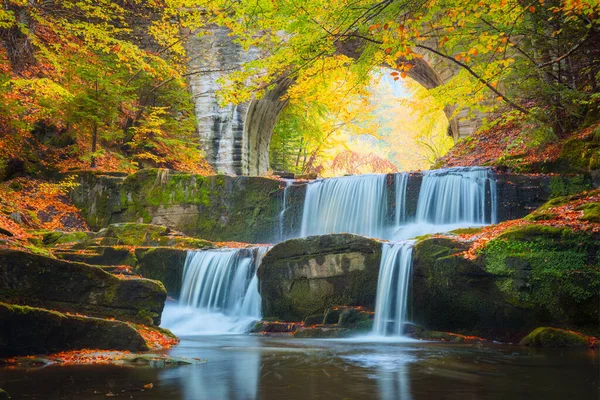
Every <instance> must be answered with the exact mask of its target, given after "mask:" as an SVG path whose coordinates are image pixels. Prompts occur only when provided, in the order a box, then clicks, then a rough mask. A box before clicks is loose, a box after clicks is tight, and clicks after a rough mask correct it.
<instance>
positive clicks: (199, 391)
mask: <svg viewBox="0 0 600 400" xmlns="http://www.w3.org/2000/svg"><path fill="white" fill-rule="evenodd" d="M169 355H172V356H183V357H198V358H203V359H207V360H208V362H207V363H206V364H201V365H192V366H181V367H172V368H167V369H158V368H150V367H146V368H140V367H117V366H102V365H95V366H94V365H92V366H48V367H45V368H40V369H33V370H29V371H23V370H16V369H0V382H2V386H3V388H4V389H5V390H6V391H8V392H9V393H11V395H12V396H13V399H101V398H106V395H107V394H108V395H109V396H111V395H114V396H115V397H119V398H135V399H185V400H195V399H236V400H246V399H290V400H293V399H403V400H411V399H415V400H417V399H597V398H598V393H599V387H600V362H599V353H598V351H597V350H596V351H594V350H573V349H569V350H560V349H543V350H541V349H530V348H523V347H515V346H510V345H500V344H490V345H448V344H443V343H430V342H418V341H412V342H408V341H399V342H398V341H387V342H386V341H383V342H382V341H378V342H369V341H368V338H366V339H365V340H364V341H361V340H358V339H357V340H352V339H346V340H341V339H340V340H319V339H306V340H302V339H291V338H285V337H263V336H249V335H222V336H196V337H187V338H183V339H182V341H181V344H180V345H179V346H177V347H175V348H173V349H171V350H170V351H169ZM150 383H151V384H152V388H149V389H144V385H148V384H150Z"/></svg>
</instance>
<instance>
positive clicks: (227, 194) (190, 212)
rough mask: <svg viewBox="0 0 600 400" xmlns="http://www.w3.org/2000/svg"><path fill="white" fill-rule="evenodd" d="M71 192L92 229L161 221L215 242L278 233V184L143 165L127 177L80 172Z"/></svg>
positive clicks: (271, 236) (257, 240) (256, 240)
mask: <svg viewBox="0 0 600 400" xmlns="http://www.w3.org/2000/svg"><path fill="white" fill-rule="evenodd" d="M78 182H79V184H80V185H79V186H78V187H76V188H75V189H74V190H73V193H72V195H71V197H72V199H73V202H74V203H75V205H76V206H77V207H79V208H80V209H81V210H82V214H83V215H84V217H85V218H86V221H87V222H88V224H89V225H90V226H91V227H92V229H101V228H104V227H106V226H108V225H109V224H111V223H119V222H143V223H151V224H154V225H162V226H166V227H169V228H170V229H174V230H177V231H181V232H183V233H185V234H187V235H190V236H195V237H205V238H210V239H211V240H215V241H245V242H253V243H268V242H270V241H272V240H273V239H274V238H275V237H276V236H277V235H278V231H279V213H280V212H281V193H280V192H281V190H282V189H281V188H280V185H281V182H280V181H279V180H276V179H268V178H262V177H245V176H240V177H233V176H227V175H215V176H202V175H192V174H184V173H178V172H175V171H169V170H164V169H144V170H140V171H138V172H136V173H135V174H132V175H129V176H127V177H126V178H122V177H109V176H106V175H101V174H94V173H82V174H80V175H79V180H78Z"/></svg>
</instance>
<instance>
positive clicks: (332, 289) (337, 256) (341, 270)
mask: <svg viewBox="0 0 600 400" xmlns="http://www.w3.org/2000/svg"><path fill="white" fill-rule="evenodd" d="M380 260H381V242H379V241H377V240H373V239H368V238H365V237H362V236H357V235H350V234H339V235H323V236H310V237H307V238H302V239H292V240H288V241H285V242H282V243H280V244H278V245H276V246H274V247H273V248H272V249H271V250H269V251H268V252H267V254H266V255H265V257H264V258H263V260H262V263H261V266H260V267H259V269H258V273H257V274H258V279H259V291H260V293H261V296H262V307H263V316H265V317H273V318H277V319H279V320H283V321H302V320H304V318H306V317H307V316H309V315H314V314H317V313H324V312H325V310H326V309H327V308H329V307H333V306H339V305H348V306H365V307H368V308H374V306H375V295H376V292H377V278H378V274H379V263H380Z"/></svg>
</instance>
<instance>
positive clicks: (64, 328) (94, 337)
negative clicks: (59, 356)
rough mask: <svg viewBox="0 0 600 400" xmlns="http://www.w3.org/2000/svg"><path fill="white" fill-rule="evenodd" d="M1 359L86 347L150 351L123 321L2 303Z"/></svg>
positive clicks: (0, 307)
mask: <svg viewBox="0 0 600 400" xmlns="http://www.w3.org/2000/svg"><path fill="white" fill-rule="evenodd" d="M0 320H1V321H2V324H0V356H4V357H6V356H15V355H24V354H40V353H51V352H57V351H64V350H76V349H84V348H94V349H116V350H129V351H145V350H148V346H147V345H146V342H145V340H144V339H143V338H142V337H141V336H140V334H139V333H138V332H137V331H136V330H135V329H134V328H132V327H130V326H129V325H127V324H126V323H124V322H121V321H110V320H105V319H99V318H88V317H83V316H75V315H66V314H62V313H59V312H57V311H49V310H45V309H41V308H33V307H27V306H17V305H11V304H6V303H0Z"/></svg>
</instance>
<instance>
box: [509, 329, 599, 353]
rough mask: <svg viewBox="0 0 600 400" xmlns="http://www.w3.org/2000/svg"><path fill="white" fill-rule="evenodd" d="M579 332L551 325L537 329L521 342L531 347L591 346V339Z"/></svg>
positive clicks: (522, 344)
mask: <svg viewBox="0 0 600 400" xmlns="http://www.w3.org/2000/svg"><path fill="white" fill-rule="evenodd" d="M589 339H591V338H588V337H586V336H583V335H582V334H580V333H577V332H571V331H566V330H564V329H556V328H549V327H541V328H537V329H535V330H534V331H533V332H531V333H530V334H529V335H527V336H525V337H524V338H523V340H521V342H520V343H519V344H520V345H521V346H531V347H583V348H585V347H589V346H590V344H591V343H590V340H589Z"/></svg>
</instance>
